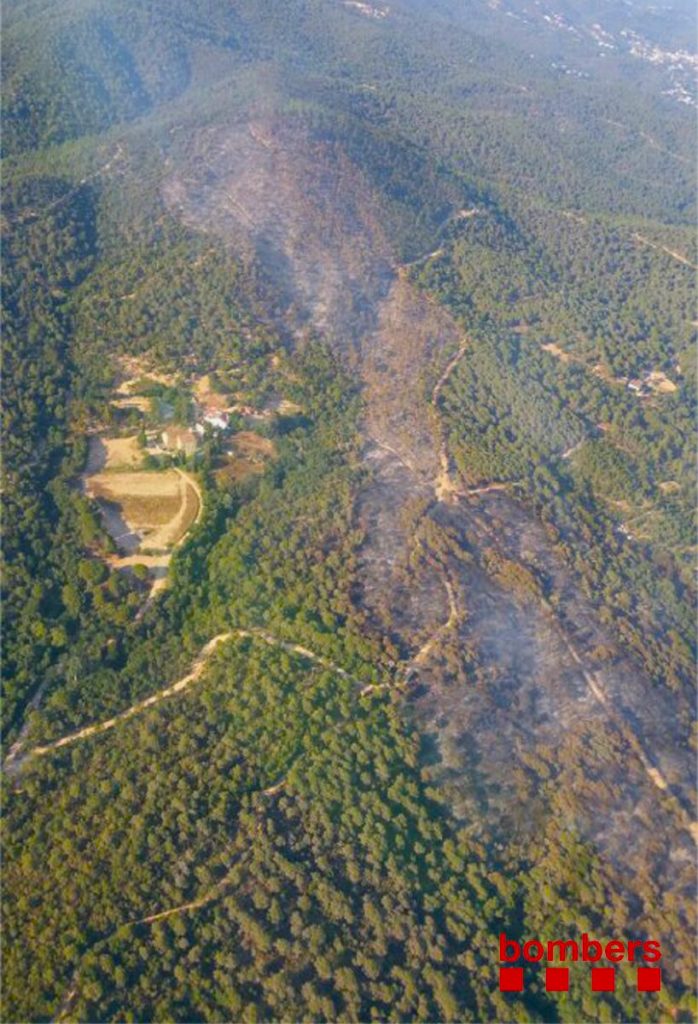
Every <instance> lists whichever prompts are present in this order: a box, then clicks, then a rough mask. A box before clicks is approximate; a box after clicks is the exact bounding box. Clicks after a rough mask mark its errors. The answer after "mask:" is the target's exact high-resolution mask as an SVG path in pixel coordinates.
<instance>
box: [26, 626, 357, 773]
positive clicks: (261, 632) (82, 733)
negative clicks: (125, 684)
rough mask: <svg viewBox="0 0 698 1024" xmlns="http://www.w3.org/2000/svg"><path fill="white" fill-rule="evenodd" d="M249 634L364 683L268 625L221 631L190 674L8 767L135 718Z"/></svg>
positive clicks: (35, 749) (197, 676) (184, 686)
mask: <svg viewBox="0 0 698 1024" xmlns="http://www.w3.org/2000/svg"><path fill="white" fill-rule="evenodd" d="M245 637H249V638H250V639H252V640H261V641H262V642H263V643H266V644H269V646H271V647H280V648H281V649H282V650H284V651H287V652H288V653H289V654H298V655H300V656H301V657H303V658H307V659H308V660H309V661H312V662H314V663H315V664H316V665H321V666H322V667H323V668H326V669H329V670H330V671H331V672H336V673H337V675H339V676H342V678H343V679H348V680H350V681H351V682H353V683H357V684H358V685H361V682H360V680H358V679H356V678H355V677H354V676H352V675H350V673H349V672H347V671H346V670H345V669H343V668H340V666H339V665H335V663H334V662H332V661H330V660H329V659H328V658H324V657H323V656H322V655H321V654H316V653H315V652H314V651H311V650H309V649H308V648H307V647H303V646H301V644H294V643H290V642H289V641H287V640H282V639H280V637H277V636H274V634H273V633H269V632H268V631H267V630H265V629H254V628H253V629H233V630H230V631H228V632H226V633H218V635H217V636H214V637H213V638H212V639H211V640H209V641H208V643H207V644H204V646H203V647H202V648H201V651H200V652H199V654H198V655H197V657H196V659H195V661H194V664H193V665H192V668H191V671H190V672H188V673H187V675H185V676H182V678H181V679H178V680H177V682H175V683H172V684H171V685H170V686H166V687H165V688H164V689H162V690H158V691H157V693H154V694H152V695H151V696H150V697H146V698H145V700H141V701H138V702H137V703H136V704H132V705H131V707H130V708H127V709H126V711H122V712H121V714H119V715H114V717H113V718H108V719H106V721H104V722H98V723H96V724H95V725H86V726H85V727H84V728H83V729H79V730H78V731H77V732H72V733H69V734H68V735H67V736H63V738H62V739H60V740H56V741H55V742H54V743H47V744H46V745H44V746H37V747H32V749H31V750H28V751H27V753H26V754H24V755H23V756H21V757H20V756H19V755H18V754H17V755H16V756H15V758H14V759H12V760H10V759H9V758H8V762H7V765H6V767H8V768H10V767H13V768H14V769H15V770H16V769H17V768H19V766H20V765H21V764H22V763H23V762H24V761H26V760H28V759H29V758H31V757H43V756H44V755H45V754H50V753H51V752H52V751H54V750H58V749H59V748H60V747H65V746H68V744H70V743H77V741H78V740H84V739H87V738H88V737H89V736H95V735H97V733H102V732H107V731H108V730H109V729H113V728H114V727H115V726H117V725H119V724H120V723H121V722H125V721H127V719H129V718H133V717H134V715H138V714H140V713H141V711H146V710H147V709H148V708H151V707H154V705H156V704H159V703H160V701H161V700H165V698H166V697H172V696H174V695H175V694H177V693H182V691H183V690H186V689H187V688H188V687H189V686H191V685H192V683H195V682H197V680H199V679H200V678H201V676H202V674H203V671H204V669H205V667H206V664H207V662H208V660H209V659H210V657H211V655H212V654H213V652H214V651H215V650H216V648H217V647H218V646H219V645H220V644H222V643H225V642H226V641H228V640H232V639H233V638H238V639H243V638H245Z"/></svg>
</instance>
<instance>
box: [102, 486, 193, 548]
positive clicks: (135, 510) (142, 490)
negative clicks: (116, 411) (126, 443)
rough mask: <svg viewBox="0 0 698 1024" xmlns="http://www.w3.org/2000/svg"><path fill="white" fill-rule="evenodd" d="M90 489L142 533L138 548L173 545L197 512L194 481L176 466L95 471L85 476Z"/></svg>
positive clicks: (182, 534)
mask: <svg viewBox="0 0 698 1024" xmlns="http://www.w3.org/2000/svg"><path fill="white" fill-rule="evenodd" d="M88 486H89V491H90V493H91V494H92V495H93V496H94V497H95V498H102V499H103V500H104V501H108V502H110V503H113V504H115V505H117V506H118V508H119V512H120V515H121V517H122V519H123V521H124V522H125V523H126V524H127V526H128V527H129V529H130V530H132V531H134V532H136V533H138V534H139V535H140V536H141V538H142V539H141V542H140V545H139V550H140V551H157V550H162V549H166V548H169V547H172V546H173V545H175V544H177V543H178V541H180V540H181V539H182V537H183V536H184V535H185V534H186V532H187V530H188V529H189V528H190V526H191V525H192V523H193V522H194V521H195V520H196V518H197V516H198V514H199V508H200V499H199V492H198V487H197V486H196V484H195V483H194V481H193V480H192V479H191V478H190V477H188V476H187V474H185V473H182V472H181V471H177V470H174V469H173V470H167V471H166V472H164V473H150V472H140V473H127V472H122V473H98V474H96V475H94V476H91V477H90V478H89V480H88Z"/></svg>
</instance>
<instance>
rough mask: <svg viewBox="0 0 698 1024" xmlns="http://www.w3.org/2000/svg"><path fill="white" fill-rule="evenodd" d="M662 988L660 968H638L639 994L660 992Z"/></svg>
mask: <svg viewBox="0 0 698 1024" xmlns="http://www.w3.org/2000/svg"><path fill="white" fill-rule="evenodd" d="M661 988H662V972H661V969H660V968H659V967H638V969H637V990H638V992H660V991H661Z"/></svg>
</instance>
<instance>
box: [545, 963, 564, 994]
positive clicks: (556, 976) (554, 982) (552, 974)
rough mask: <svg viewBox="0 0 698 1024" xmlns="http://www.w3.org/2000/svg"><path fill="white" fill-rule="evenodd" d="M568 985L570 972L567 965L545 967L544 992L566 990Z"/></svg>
mask: <svg viewBox="0 0 698 1024" xmlns="http://www.w3.org/2000/svg"><path fill="white" fill-rule="evenodd" d="M569 987H570V972H569V968H567V967H546V968H545V991H546V992H568V991H569Z"/></svg>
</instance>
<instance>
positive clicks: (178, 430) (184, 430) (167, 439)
mask: <svg viewBox="0 0 698 1024" xmlns="http://www.w3.org/2000/svg"><path fill="white" fill-rule="evenodd" d="M162 443H163V445H164V446H165V448H168V449H169V450H170V451H173V452H184V454H185V455H193V454H194V452H195V451H196V449H197V447H198V443H199V442H198V440H197V437H196V434H195V433H194V431H193V430H189V428H188V427H168V428H167V429H166V430H163V432H162Z"/></svg>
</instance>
